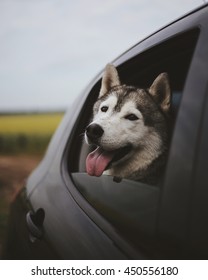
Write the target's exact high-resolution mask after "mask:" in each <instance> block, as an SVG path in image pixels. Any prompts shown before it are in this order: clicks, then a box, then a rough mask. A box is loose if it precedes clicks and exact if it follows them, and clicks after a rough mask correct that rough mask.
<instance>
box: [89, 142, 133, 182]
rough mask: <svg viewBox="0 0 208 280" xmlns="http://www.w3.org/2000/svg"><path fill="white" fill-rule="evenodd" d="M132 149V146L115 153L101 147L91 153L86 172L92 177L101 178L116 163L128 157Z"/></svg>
mask: <svg viewBox="0 0 208 280" xmlns="http://www.w3.org/2000/svg"><path fill="white" fill-rule="evenodd" d="M131 149H132V146H131V145H127V146H125V147H123V148H119V149H117V150H114V151H105V150H103V149H102V148H101V147H98V148H96V149H95V150H94V151H92V152H91V153H89V155H88V156H87V158H86V170H87V173H88V174H89V175H91V176H97V177H99V176H101V175H102V174H103V172H104V171H105V170H106V169H108V168H109V167H110V165H111V164H112V163H113V162H116V161H118V160H120V159H122V158H123V157H124V156H126V155H127V154H128V153H129V152H130V151H131Z"/></svg>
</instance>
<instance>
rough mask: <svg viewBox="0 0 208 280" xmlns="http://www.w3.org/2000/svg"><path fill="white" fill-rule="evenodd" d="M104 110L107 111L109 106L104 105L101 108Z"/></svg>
mask: <svg viewBox="0 0 208 280" xmlns="http://www.w3.org/2000/svg"><path fill="white" fill-rule="evenodd" d="M100 110H101V111H102V112H107V111H108V106H103V107H101V109H100Z"/></svg>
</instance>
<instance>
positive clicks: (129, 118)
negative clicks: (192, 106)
mask: <svg viewBox="0 0 208 280" xmlns="http://www.w3.org/2000/svg"><path fill="white" fill-rule="evenodd" d="M125 119H127V120H130V121H136V120H138V119H139V118H138V117H137V116H136V115H134V114H129V115H127V116H125Z"/></svg>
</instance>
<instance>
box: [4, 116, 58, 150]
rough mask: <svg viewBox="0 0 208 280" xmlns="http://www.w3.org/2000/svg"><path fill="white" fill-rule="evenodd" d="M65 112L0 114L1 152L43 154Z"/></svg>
mask: <svg viewBox="0 0 208 280" xmlns="http://www.w3.org/2000/svg"><path fill="white" fill-rule="evenodd" d="M62 117H63V113H45V114H44V113H41V114H8V115H0V154H42V153H44V151H45V149H46V147H47V145H48V143H49V141H50V139H51V136H52V135H53V133H54V131H55V130H56V128H57V126H58V124H59V123H60V121H61V119H62Z"/></svg>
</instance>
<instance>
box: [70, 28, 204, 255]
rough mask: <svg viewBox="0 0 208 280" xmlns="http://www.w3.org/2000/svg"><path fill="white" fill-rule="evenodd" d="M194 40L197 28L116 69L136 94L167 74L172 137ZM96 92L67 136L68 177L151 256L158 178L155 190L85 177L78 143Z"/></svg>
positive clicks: (82, 149) (97, 87) (83, 149)
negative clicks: (135, 87)
mask: <svg viewBox="0 0 208 280" xmlns="http://www.w3.org/2000/svg"><path fill="white" fill-rule="evenodd" d="M198 35H199V29H197V28H196V29H193V30H189V31H187V32H184V33H181V34H179V35H177V36H175V37H171V38H170V39H168V40H166V41H164V42H162V43H161V44H159V45H156V46H153V47H152V48H150V49H147V50H144V51H143V52H142V53H139V54H138V55H136V56H134V57H133V58H131V59H129V60H128V61H127V62H125V63H123V64H122V65H119V66H118V67H117V69H118V72H119V75H120V79H121V81H122V83H124V84H127V85H132V86H138V87H140V88H147V87H149V85H150V84H151V82H152V81H153V80H154V79H155V77H157V76H158V74H160V73H162V72H167V73H168V75H169V79H170V84H171V89H172V100H171V103H172V107H171V115H172V123H171V124H170V125H171V130H172V133H174V124H175V122H176V121H177V112H178V110H180V102H181V99H182V92H183V87H184V85H185V82H186V77H187V74H188V71H189V67H190V65H191V60H192V56H193V53H194V49H195V46H196V43H197V38H198ZM100 86H101V80H99V81H98V82H97V83H96V84H95V85H94V86H93V87H92V89H91V91H90V92H89V96H88V98H87V100H86V103H85V105H84V107H83V110H82V112H81V115H80V119H79V121H78V125H77V127H76V128H75V132H74V133H73V135H74V136H73V137H74V141H72V143H71V144H70V147H69V149H68V154H67V158H68V170H69V174H70V176H71V178H72V180H73V182H74V184H75V186H76V188H77V189H78V191H79V192H80V193H81V195H82V196H83V197H84V198H85V199H86V200H87V201H88V202H89V203H90V204H91V205H92V206H93V208H94V209H96V211H97V212H99V213H100V214H101V215H102V216H104V217H105V218H106V219H107V220H108V221H109V222H110V223H111V224H112V225H113V226H114V227H115V228H116V230H117V231H118V232H120V233H121V234H122V235H123V236H124V237H126V238H127V239H128V240H129V241H131V242H133V244H134V245H136V246H137V245H138V246H139V247H140V248H143V249H144V251H145V250H147V251H148V250H152V249H151V248H152V246H153V244H154V233H155V227H156V222H157V210H158V207H159V200H160V192H161V189H162V187H163V184H162V182H163V177H161V178H160V180H159V183H158V184H157V185H154V184H151V185H150V184H149V185H148V184H144V183H141V182H139V181H132V180H127V179H123V180H122V181H119V182H118V181H117V180H116V178H113V177H111V176H107V175H102V176H101V177H98V178H97V177H93V176H89V175H87V173H86V167H85V160H86V157H87V154H88V153H89V149H90V148H89V146H88V145H86V143H85V141H84V139H83V133H84V130H85V128H86V126H87V124H88V123H89V121H90V118H91V114H92V106H93V104H94V102H95V100H96V99H97V96H98V93H99V90H100ZM147 244H148V245H147Z"/></svg>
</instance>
